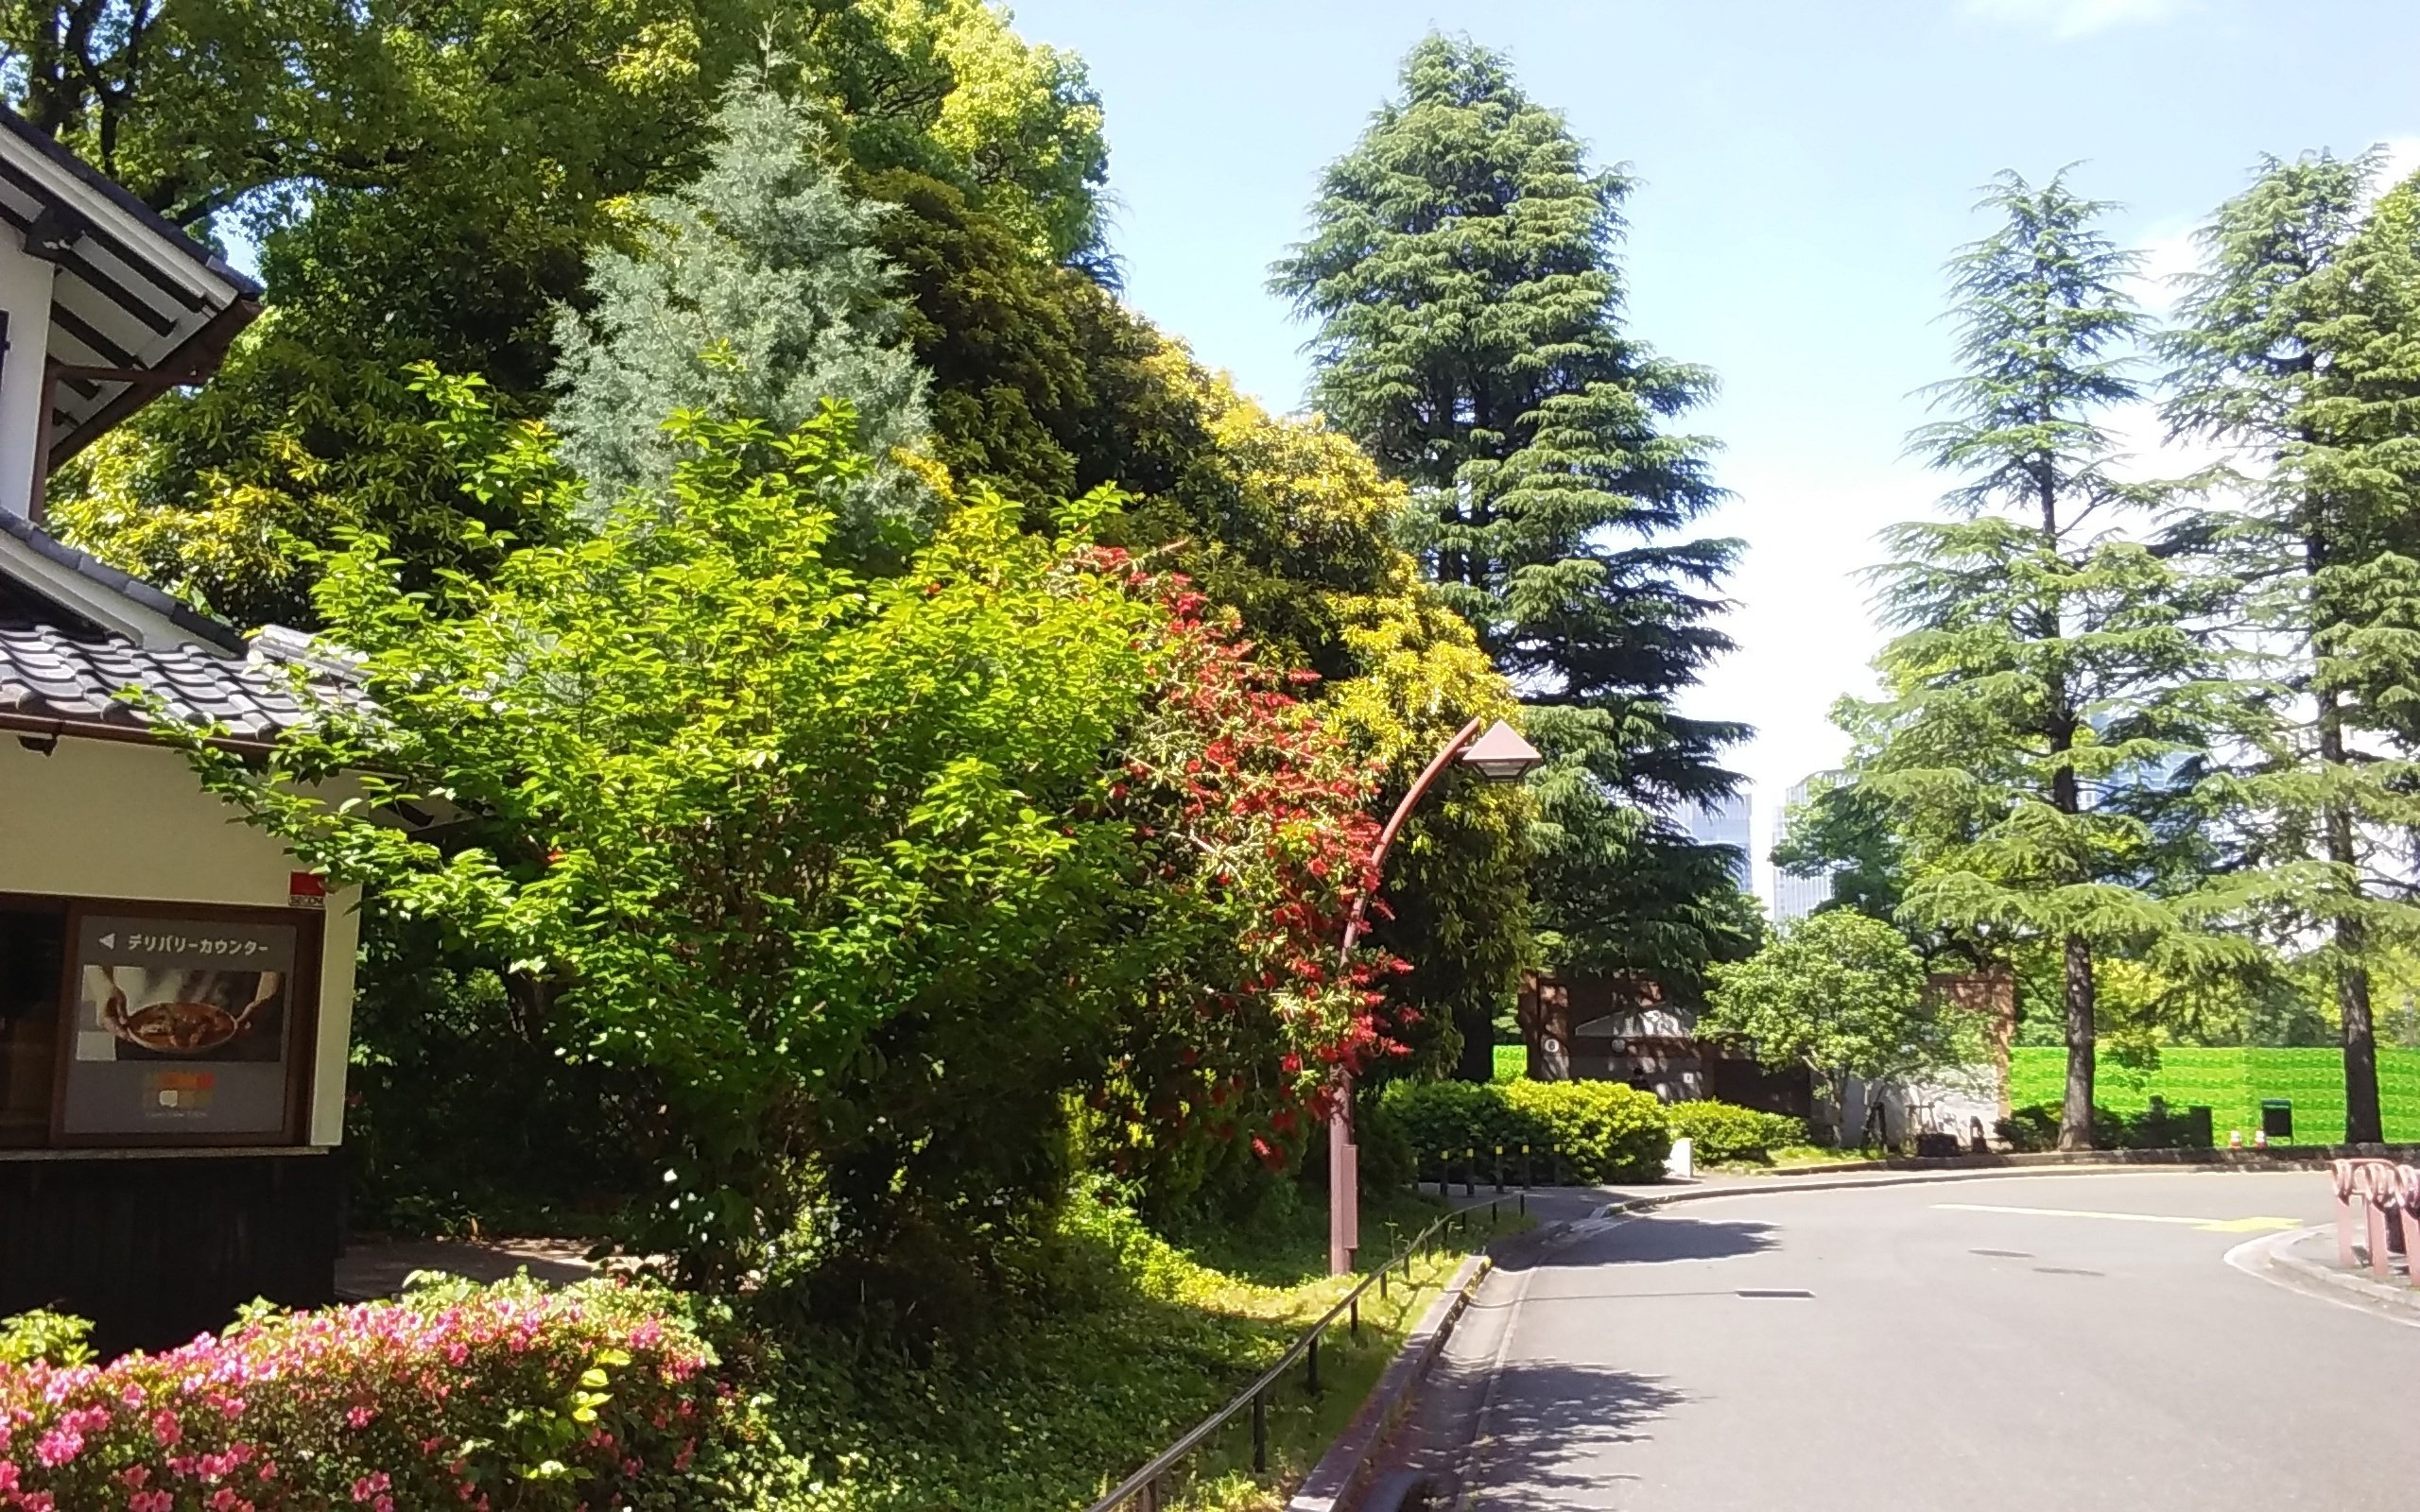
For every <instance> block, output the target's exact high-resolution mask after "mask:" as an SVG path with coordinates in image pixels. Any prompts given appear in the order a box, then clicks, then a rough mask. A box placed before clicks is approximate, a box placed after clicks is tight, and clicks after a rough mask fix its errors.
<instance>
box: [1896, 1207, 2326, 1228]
mask: <svg viewBox="0 0 2420 1512" xmlns="http://www.w3.org/2000/svg"><path fill="white" fill-rule="evenodd" d="M1933 1207H1934V1208H1935V1209H1936V1210H1938V1211H1947V1212H2020V1213H2026V1214H2030V1215H2031V1216H2032V1217H2036V1218H2100V1219H2103V1220H2105V1221H2107V1222H2110V1223H2169V1224H2180V1225H2183V1226H2184V1227H2186V1228H2188V1229H2201V1230H2202V1231H2204V1233H2214V1234H2251V1233H2261V1232H2264V1231H2267V1230H2269V1229H2299V1228H2301V1227H2302V1224H2301V1222H2300V1221H2299V1220H2297V1219H2293V1218H2187V1217H2180V1216H2178V1215H2176V1214H2174V1213H2166V1212H2091V1211H2086V1210H2084V1209H2083V1208H2005V1207H2001V1206H2000V1205H1998V1204H1997V1203H1992V1202H1936V1203H1934V1204H1933Z"/></svg>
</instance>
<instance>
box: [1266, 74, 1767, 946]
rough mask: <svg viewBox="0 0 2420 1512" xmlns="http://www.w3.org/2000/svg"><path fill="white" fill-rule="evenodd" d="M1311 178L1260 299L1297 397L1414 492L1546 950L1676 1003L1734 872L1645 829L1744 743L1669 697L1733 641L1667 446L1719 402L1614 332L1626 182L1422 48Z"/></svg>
mask: <svg viewBox="0 0 2420 1512" xmlns="http://www.w3.org/2000/svg"><path fill="white" fill-rule="evenodd" d="M1402 85H1403V95H1402V97H1401V98H1400V99H1399V100H1395V101H1391V102H1390V103H1388V104H1387V105H1385V106H1384V107H1382V108H1381V109H1380V110H1379V111H1378V112H1377V113H1376V115H1375V116H1374V118H1373V120H1372V122H1371V124H1370V126H1369V128H1368V129H1367V130H1365V131H1364V132H1363V133H1362V136H1361V138H1360V139H1359V141H1358V142H1357V143H1356V144H1355V146H1354V147H1353V149H1352V150H1351V151H1350V152H1348V153H1347V154H1346V155H1345V156H1343V157H1342V158H1340V159H1339V160H1338V161H1337V162H1335V163H1332V164H1330V165H1329V167H1328V169H1327V172H1326V174H1325V175H1324V177H1323V178H1322V183H1321V190H1320V196H1319V198H1318V199H1317V200H1316V201H1315V202H1314V204H1313V206H1312V212H1311V215H1312V231H1311V234H1310V237H1309V239H1308V240H1307V241H1305V242H1304V243H1303V244H1302V245H1301V246H1299V247H1297V248H1296V249H1294V252H1293V255H1292V256H1291V257H1289V258H1288V259H1287V260H1285V261H1283V262H1281V263H1280V264H1279V265H1278V266H1277V268H1276V270H1275V277H1274V281H1273V284H1272V286H1273V287H1274V288H1275V289H1276V290H1277V291H1278V292H1280V293H1282V294H1284V295H1285V296H1286V297H1287V298H1288V299H1290V300H1291V301H1293V303H1294V307H1295V309H1296V310H1297V312H1298V313H1299V314H1301V315H1302V316H1304V317H1305V318H1310V319H1314V320H1317V321H1318V322H1319V329H1318V334H1317V335H1316V337H1315V338H1314V340H1313V342H1312V344H1311V351H1312V352H1313V354H1314V360H1315V363H1316V369H1317V377H1316V380H1315V384H1314V389H1313V393H1314V398H1315V400H1316V402H1317V403H1318V404H1319V406H1320V407H1321V409H1322V411H1323V412H1324V413H1325V414H1326V415H1327V416H1328V418H1329V419H1330V420H1331V421H1333V422H1334V423H1336V424H1337V425H1339V426H1340V428H1342V429H1343V430H1344V431H1345V432H1346V433H1347V434H1349V435H1351V436H1353V437H1355V438H1357V439H1358V440H1359V441H1360V442H1361V443H1362V445H1363V446H1364V447H1365V448H1366V449H1367V450H1368V451H1369V452H1370V454H1371V455H1372V456H1374V458H1375V459H1376V460H1377V462H1378V464H1379V466H1380V467H1381V468H1382V469H1384V470H1385V471H1386V472H1387V473H1388V474H1389V475H1390V476H1392V477H1395V478H1399V479H1401V480H1403V481H1404V482H1406V483H1408V484H1409V486H1410V488H1411V490H1412V502H1413V509H1412V512H1411V517H1410V521H1411V524H1412V527H1413V530H1412V539H1413V540H1414V541H1416V543H1417V548H1418V550H1419V551H1420V554H1421V557H1422V560H1423V562H1424V564H1425V565H1426V567H1427V569H1428V571H1429V572H1430V574H1431V576H1433V578H1434V579H1435V581H1436V582H1437V583H1438V584H1439V586H1440V589H1441V591H1442V592H1443V593H1444V595H1445V597H1446V601H1447V602H1448V603H1450V604H1451V605H1452V606H1453V607H1454V608H1455V609H1457V610H1460V611H1461V613H1462V614H1463V615H1464V616H1465V617H1466V618H1468V619H1469V620H1470V622H1471V624H1472V625H1473V627H1475V628H1476V629H1477V630H1478V637H1479V644H1481V645H1482V646H1483V647H1485V649H1486V650H1487V652H1488V653H1489V655H1490V656H1491V657H1493V658H1494V659H1495V663H1496V665H1497V667H1498V668H1499V669H1501V670H1502V671H1503V672H1504V673H1505V674H1506V675H1507V676H1508V677H1509V678H1511V679H1513V683H1514V685H1515V686H1516V687H1519V688H1522V689H1523V690H1525V692H1526V693H1528V695H1529V696H1528V697H1527V699H1526V701H1527V702H1528V703H1529V704H1530V713H1529V715H1528V721H1527V728H1528V729H1529V730H1530V733H1531V735H1532V737H1533V738H1534V739H1535V740H1536V742H1537V744H1538V745H1539V747H1541V748H1542V749H1543V750H1545V751H1546V752H1547V755H1548V756H1549V758H1550V765H1549V766H1548V768H1547V771H1546V772H1545V774H1544V775H1543V776H1542V777H1541V778H1540V779H1538V780H1537V782H1535V783H1534V784H1533V786H1534V790H1535V792H1536V795H1537V801H1538V813H1539V818H1538V823H1537V825H1536V827H1535V831H1534V845H1535V849H1536V851H1537V854H1538V870H1537V877H1538V885H1537V888H1536V897H1537V918H1538V923H1539V926H1540V940H1541V944H1542V946H1543V948H1544V949H1545V950H1546V951H1547V954H1549V955H1550V956H1551V957H1552V958H1554V959H1555V960H1557V961H1558V962H1560V963H1562V964H1564V965H1567V966H1572V967H1578V968H1582V969H1590V968H1597V969H1617V970H1630V971H1644V972H1648V973H1651V974H1655V975H1659V976H1663V977H1666V978H1667V979H1668V980H1673V981H1678V982H1682V983H1687V982H1689V981H1690V980H1691V979H1692V978H1693V977H1694V975H1695V973H1696V972H1697V971H1699V970H1700V969H1701V968H1702V966H1703V963H1704V962H1705V961H1706V960H1707V959H1708V958H1710V957H1719V956H1720V955H1722V954H1726V953H1728V952H1732V951H1736V950H1737V948H1738V945H1739V941H1738V939H1737V936H1736V934H1735V933H1734V932H1733V930H1732V928H1731V923H1732V915H1733V914H1734V913H1735V912H1736V910H1735V909H1734V906H1733V900H1732V897H1731V895H1732V893H1733V892H1734V891H1735V889H1734V888H1733V887H1732V886H1731V884H1730V881H1729V876H1728V863H1729V861H1730V859H1731V858H1730V857H1729V856H1728V855H1727V854H1725V853H1723V852H1721V851H1717V850H1714V849H1711V848H1704V847H1697V846H1693V845H1691V844H1690V843H1689V842H1688V841H1687V840H1686V838H1685V836H1683V835H1681V834H1680V833H1678V831H1677V830H1676V829H1674V828H1673V827H1672V826H1671V825H1669V824H1668V823H1666V822H1664V821H1662V820H1658V819H1654V818H1651V817H1650V816H1651V815H1655V814H1662V813H1667V812H1669V811H1671V810H1672V809H1674V808H1676V807H1677V806H1678V805H1680V804H1682V803H1685V802H1687V801H1690V800H1695V799H1708V798H1714V797H1718V796H1720V795H1722V794H1725V793H1728V792H1730V791H1731V790H1732V789H1733V787H1734V786H1735V785H1736V782H1737V780H1736V779H1735V778H1734V777H1733V776H1732V775H1731V774H1730V773H1728V772H1725V771H1723V770H1722V769H1721V768H1720V767H1719V766H1718V765H1715V762H1714V757H1715V753H1716V752H1717V751H1719V750H1720V747H1723V746H1724V745H1726V744H1728V743H1729V742H1731V741H1733V740H1736V739H1737V738H1738V736H1739V735H1740V733H1741V732H1742V731H1741V730H1740V728H1739V727H1737V726H1735V725H1728V724H1721V723H1714V722H1707V721H1701V720H1694V719H1690V718H1686V717H1684V716H1683V715H1681V714H1680V713H1678V712H1677V711H1676V710H1675V708H1674V703H1673V700H1674V696H1675V695H1677V694H1678V692H1679V691H1680V690H1681V689H1683V688H1685V687H1686V686H1687V685H1689V684H1690V683H1691V682H1693V681H1694V680H1695V679H1696V678H1697V676H1698V674H1699V672H1700V670H1701V669H1702V668H1703V666H1704V665H1705V664H1706V663H1707V662H1709V661H1710V660H1711V659H1712V658H1714V657H1715V656H1717V655H1719V654H1720V653H1721V652H1722V651H1724V650H1726V649H1728V646H1729V643H1728V642H1727V641H1726V640H1725V639H1724V637H1723V636H1722V635H1721V634H1720V632H1719V631H1718V630H1716V629H1715V628H1714V627H1713V625H1712V623H1711V621H1712V618H1713V616H1714V614H1715V613H1716V611H1717V610H1719V609H1720V604H1719V603H1718V602H1717V600H1716V599H1715V597H1714V596H1713V595H1714V594H1715V593H1716V592H1717V591H1718V587H1719V584H1720V580H1721V578H1722V576H1723V574H1724V573H1725V571H1726V570H1727V569H1728V567H1729V565H1730V563H1731V561H1732V559H1733V558H1734V556H1735V555H1736V553H1737V544H1736V543H1735V542H1731V541H1710V540H1701V541H1687V540H1681V539H1676V533H1677V532H1679V531H1682V530H1683V529H1685V527H1686V526H1688V525H1689V524H1691V523H1692V522H1694V521H1696V520H1697V519H1698V518H1700V517H1701V516H1703V514H1704V513H1706V512H1707V511H1708V510H1709V509H1711V508H1712V507H1714V506H1715V505H1716V503H1717V502H1718V501H1719V499H1720V490H1718V489H1717V488H1716V487H1715V486H1714V484H1713V482H1712V480H1711V478H1710V477H1709V475H1708V468H1707V462H1706V457H1707V454H1708V452H1709V450H1710V443H1708V442H1707V441H1705V440H1704V439H1703V438H1697V437H1692V436H1687V435H1682V434H1676V433H1674V432H1672V431H1670V430H1668V428H1667V427H1668V423H1669V422H1670V421H1672V420H1673V419H1674V418H1675V417H1677V416H1679V415H1681V414H1682V413H1684V412H1685V411H1686V410H1687V409H1689V408H1690V407H1691V406H1692V405H1694V404H1697V403H1698V402H1699V401H1700V400H1701V399H1702V398H1703V396H1704V395H1705V394H1706V392H1707V391H1708V390H1709V389H1710V388H1711V387H1712V379H1711V377H1710V376H1709V375H1708V374H1707V373H1706V372H1705V371H1704V370H1703V369H1698V368H1693V367H1689V366H1686V365H1683V364H1677V363H1672V362H1668V361H1666V360H1664V359H1662V358H1660V357H1658V356H1656V355H1654V354H1653V353H1652V352H1650V351H1649V350H1647V349H1646V348H1645V347H1644V346H1642V345H1641V344H1640V343H1638V342H1637V341H1636V340H1635V339H1634V338H1633V337H1632V336H1630V335H1628V334H1627V333H1626V332H1625V331H1624V330H1623V325H1622V298H1623V295H1622V285H1621V280H1620V276H1619V273H1618V270H1617V267H1616V249H1617V244H1618V242H1619V238H1620V235H1621V228H1622V223H1621V205H1622V201H1623V199H1624V198H1625V197H1626V196H1627V195H1628V193H1629V190H1630V180H1628V179H1626V178H1625V177H1623V176H1622V175H1621V174H1620V173H1618V172H1614V171H1592V170H1591V169H1590V168H1589V167H1588V166H1587V163H1586V162H1585V153H1584V151H1583V149H1582V146H1581V144H1580V143H1579V142H1578V141H1577V140H1575V139H1574V138H1573V136H1572V135H1571V133H1570V131H1569V129H1567V127H1566V126H1565V124H1564V120H1563V118H1562V116H1561V115H1559V114H1558V113H1556V112H1552V111H1550V110H1547V109H1546V108H1544V107H1542V106H1539V105H1537V104H1536V103H1534V102H1533V101H1531V100H1530V99H1529V98H1528V96H1526V95H1525V94H1522V93H1521V91H1520V90H1519V88H1518V87H1517V86H1516V85H1515V83H1514V82H1513V77H1512V74H1511V72H1510V70H1509V69H1508V68H1507V66H1506V64H1505V62H1504V60H1503V59H1502V58H1500V57H1499V56H1497V55H1496V54H1494V53H1491V52H1489V51H1487V50H1485V49H1483V48H1480V47H1478V46H1476V45H1473V44H1472V43H1468V42H1467V41H1457V40H1451V39H1447V38H1444V37H1442V36H1431V37H1429V38H1428V39H1426V41H1424V42H1422V43H1420V44H1419V45H1418V46H1416V47H1415V48H1413V49H1412V51H1411V53H1410V55H1409V58H1408V59H1407V60H1405V63H1404V68H1403V75H1402Z"/></svg>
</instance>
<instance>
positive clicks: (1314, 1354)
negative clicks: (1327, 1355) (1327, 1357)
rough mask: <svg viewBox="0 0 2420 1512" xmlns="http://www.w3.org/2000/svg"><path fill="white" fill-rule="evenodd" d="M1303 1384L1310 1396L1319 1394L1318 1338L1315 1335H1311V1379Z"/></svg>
mask: <svg viewBox="0 0 2420 1512" xmlns="http://www.w3.org/2000/svg"><path fill="white" fill-rule="evenodd" d="M1305 1384H1307V1385H1308V1387H1309V1388H1310V1393H1311V1395H1312V1396H1314V1397H1316V1396H1318V1395H1319V1394H1320V1336H1319V1335H1318V1334H1316V1333H1314V1334H1312V1335H1311V1378H1310V1380H1309V1381H1308V1382H1307V1383H1305Z"/></svg>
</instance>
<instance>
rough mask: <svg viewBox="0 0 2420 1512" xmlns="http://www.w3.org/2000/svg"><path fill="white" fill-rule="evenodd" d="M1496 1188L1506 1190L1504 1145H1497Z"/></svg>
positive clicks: (1499, 1190)
mask: <svg viewBox="0 0 2420 1512" xmlns="http://www.w3.org/2000/svg"><path fill="white" fill-rule="evenodd" d="M1495 1190H1496V1191H1498V1192H1501V1191H1503V1190H1504V1146H1503V1145H1501V1144H1499V1145H1497V1146H1496V1147H1495Z"/></svg>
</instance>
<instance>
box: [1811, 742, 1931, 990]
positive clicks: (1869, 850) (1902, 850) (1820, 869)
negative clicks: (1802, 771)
mask: <svg viewBox="0 0 2420 1512" xmlns="http://www.w3.org/2000/svg"><path fill="white" fill-rule="evenodd" d="M1772 863H1773V865H1774V866H1775V867H1778V868H1781V870H1783V871H1784V872H1787V873H1789V875H1791V876H1797V877H1811V876H1821V875H1824V873H1826V872H1828V873H1830V875H1831V879H1832V896H1831V900H1830V902H1826V903H1824V907H1826V908H1854V909H1856V910H1857V911H1858V913H1860V914H1864V915H1866V916H1867V917H1868V918H1872V919H1882V920H1884V921H1885V922H1888V921H1890V920H1892V919H1896V918H1897V917H1898V914H1899V904H1900V902H1902V901H1904V900H1905V898H1906V897H1907V891H1908V858H1907V848H1906V846H1905V844H1904V842H1902V841H1901V839H1900V838H1899V834H1898V832H1897V831H1896V830H1894V829H1893V827H1892V823H1891V808H1890V805H1889V804H1888V803H1887V802H1885V801H1884V800H1883V799H1882V798H1881V797H1880V796H1879V795H1878V794H1875V793H1869V792H1866V791H1864V790H1862V789H1860V788H1859V787H1858V785H1857V784H1856V783H1855V782H1851V781H1849V780H1848V779H1847V776H1846V774H1844V773H1833V774H1830V775H1829V776H1828V777H1827V778H1826V779H1824V782H1822V783H1820V784H1819V786H1818V789H1817V791H1816V792H1815V793H1814V794H1813V795H1812V796H1810V797H1809V798H1808V799H1807V800H1806V802H1805V803H1804V804H1800V805H1797V806H1794V807H1792V808H1791V809H1790V810H1789V813H1788V814H1787V815H1786V816H1784V829H1783V833H1782V838H1781V840H1780V842H1779V843H1778V844H1776V845H1775V846H1774V847H1773V851H1772ZM1939 943H1940V942H1937V941H1920V942H1919V948H1920V949H1921V948H1924V947H1926V946H1927V945H1931V946H1934V947H1935V948H1938V945H1939ZM1927 954H1928V955H1929V954H1932V951H1930V950H1927Z"/></svg>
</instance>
